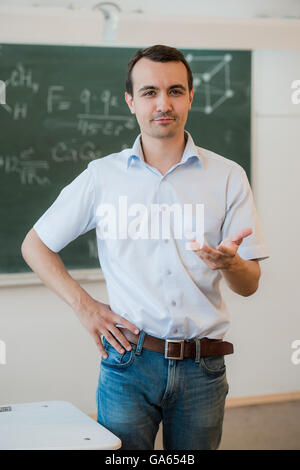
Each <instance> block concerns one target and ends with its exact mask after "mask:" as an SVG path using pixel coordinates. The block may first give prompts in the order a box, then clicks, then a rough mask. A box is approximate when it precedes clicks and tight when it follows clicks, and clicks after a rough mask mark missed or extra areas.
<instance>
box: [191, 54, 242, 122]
mask: <svg viewBox="0 0 300 470" xmlns="http://www.w3.org/2000/svg"><path fill="white" fill-rule="evenodd" d="M186 60H187V61H188V62H189V64H190V66H191V68H192V70H193V78H194V93H195V96H194V102H193V106H192V108H191V111H200V112H203V113H205V114H211V113H213V112H214V111H215V110H216V109H217V108H218V107H219V106H221V105H222V104H223V103H224V101H226V100H228V99H229V98H232V97H233V95H234V91H233V90H232V89H231V81H230V62H231V60H232V55H231V54H224V55H221V56H218V55H211V56H210V55H207V56H206V55H204V56H202V55H197V54H192V53H190V54H187V56H186ZM200 103H201V105H200ZM202 103H203V104H202Z"/></svg>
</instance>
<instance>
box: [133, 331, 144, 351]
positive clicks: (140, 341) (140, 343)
mask: <svg viewBox="0 0 300 470" xmlns="http://www.w3.org/2000/svg"><path fill="white" fill-rule="evenodd" d="M145 334H146V332H145V331H144V330H142V331H140V334H139V339H138V343H137V346H136V349H135V354H136V355H137V356H140V355H141V352H142V349H143V344H144V339H145Z"/></svg>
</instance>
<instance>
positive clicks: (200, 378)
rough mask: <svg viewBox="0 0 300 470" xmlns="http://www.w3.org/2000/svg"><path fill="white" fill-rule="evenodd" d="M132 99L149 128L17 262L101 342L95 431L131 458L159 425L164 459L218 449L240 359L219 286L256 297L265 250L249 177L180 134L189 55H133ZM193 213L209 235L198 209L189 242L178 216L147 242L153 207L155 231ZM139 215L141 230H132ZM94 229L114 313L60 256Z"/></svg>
mask: <svg viewBox="0 0 300 470" xmlns="http://www.w3.org/2000/svg"><path fill="white" fill-rule="evenodd" d="M125 99H126V102H127V104H128V106H129V109H130V111H131V113H133V114H135V115H136V118H137V121H138V124H139V126H140V130H141V134H140V135H139V136H138V137H137V139H136V141H135V143H134V145H133V148H131V149H126V150H123V151H122V152H120V153H116V154H113V155H108V156H107V157H104V158H101V159H98V160H94V161H92V162H90V163H89V165H88V167H87V169H86V170H85V171H83V172H82V173H81V174H80V175H79V176H78V177H77V178H76V179H75V180H74V181H73V182H72V183H71V184H69V185H68V186H66V187H65V188H64V189H63V191H62V192H61V193H60V195H59V196H58V198H57V200H56V201H55V202H54V203H53V205H52V206H51V207H50V208H49V209H48V211H46V213H45V214H44V215H43V216H42V217H41V218H40V219H39V220H38V221H37V222H36V223H35V225H34V227H33V229H32V230H31V231H30V232H29V233H28V234H27V236H26V238H25V240H24V242H23V244H22V254H23V257H24V259H25V260H26V262H27V263H28V264H29V266H30V267H31V268H32V269H33V270H34V271H35V272H36V273H37V274H38V275H39V277H40V278H41V279H42V280H43V281H44V283H45V284H46V285H47V286H48V287H49V288H50V289H52V290H53V291H54V292H56V293H57V294H58V295H59V296H60V297H61V298H62V299H63V300H64V301H66V302H67V303H68V304H69V305H70V306H71V307H72V308H73V309H74V311H75V312H76V314H77V315H78V317H79V319H80V321H81V323H82V324H83V325H84V326H85V328H87V330H88V331H89V332H90V334H91V335H92V337H93V338H94V341H95V342H96V344H97V346H98V348H99V351H100V353H101V356H102V360H101V371H100V375H99V384H98V388H97V404H98V421H99V423H101V424H103V425H104V426H105V427H106V428H108V429H110V430H111V431H112V432H113V433H115V434H116V435H117V436H119V437H120V438H121V440H122V444H123V445H122V449H130V450H133V449H153V446H154V441H155V436H156V433H157V430H158V426H159V423H160V422H161V420H163V441H164V448H165V449H168V450H177V449H189V450H197V449H216V448H217V447H218V445H219V443H220V440H221V434H222V423H223V415H224V404H225V398H226V395H227V393H228V383H227V379H226V367H225V362H224V355H225V354H230V353H232V352H233V347H232V345H231V344H230V343H228V342H226V341H222V340H223V338H224V336H225V333H226V331H227V330H228V327H229V318H228V312H227V309H226V306H225V304H224V301H223V299H222V297H221V293H220V290H219V282H220V280H221V278H222V276H223V277H224V279H225V280H226V282H227V284H228V285H229V287H230V288H231V289H232V290H233V291H234V292H236V293H238V294H240V295H243V296H249V295H251V294H253V293H254V292H255V291H256V290H257V287H258V282H259V278H260V267H259V262H258V260H260V259H264V258H266V257H268V253H267V250H266V247H265V245H264V241H263V238H262V234H261V231H260V228H259V222H258V220H257V217H256V212H255V207H254V204H253V198H252V193H251V189H250V186H249V183H248V180H247V177H246V174H245V172H244V170H243V169H242V168H241V167H240V166H239V165H238V164H237V163H235V162H232V161H230V160H228V159H225V158H223V157H221V156H219V155H216V154H215V153H213V152H210V151H208V150H205V149H202V148H200V147H196V146H195V144H194V142H193V140H192V137H191V136H190V134H189V133H188V132H186V131H185V130H184V127H185V123H186V120H187V116H188V111H189V110H190V108H191V105H192V101H193V79H192V74H191V70H190V68H189V65H188V63H187V62H186V60H185V59H184V56H183V55H182V54H181V53H180V52H179V51H178V50H176V49H174V48H170V47H167V46H160V45H158V46H153V47H150V48H147V49H144V50H140V51H138V52H137V53H136V54H135V55H134V57H133V58H132V59H131V61H130V62H129V64H128V72H127V80H126V93H125ZM122 198H123V199H122ZM120 201H121V203H120ZM124 201H125V202H126V210H125V205H124ZM122 204H123V205H122ZM197 204H200V205H202V207H203V208H204V232H203V233H202V238H201V233H200V234H199V230H198V231H197V229H196V231H195V227H196V225H197V222H198V220H197V217H196V218H195V216H194V215H193V213H192V212H189V214H188V215H189V217H187V225H186V226H185V228H187V229H189V230H190V232H189V230H184V235H182V236H181V237H180V236H178V233H177V232H176V234H175V235H176V236H175V235H174V229H177V228H178V225H180V223H179V222H180V219H178V220H179V222H178V220H177V222H178V223H175V222H174V223H173V224H172V223H171V222H170V221H169V229H170V230H171V231H172V234H171V235H170V236H168V233H166V231H163V235H161V232H159V236H157V235H158V232H157V230H156V229H157V225H155V224H153V227H154V229H152V228H151V229H150V235H149V232H148V237H147V236H146V235H147V233H146V232H147V231H146V230H144V229H145V227H146V228H147V227H148V228H149V226H148V225H147V224H148V222H149V211H150V214H151V216H152V215H153V214H154V215H155V216H157V214H158V213H159V217H160V218H157V217H156V218H155V217H151V224H152V222H153V220H156V221H158V220H159V221H161V220H162V214H163V213H164V212H165V211H166V210H168V209H170V208H171V207H172V208H173V206H174V205H175V207H178V206H179V207H181V208H184V209H185V208H186V206H187V205H190V206H192V207H193V208H194V207H195V206H197ZM176 205H177V206H176ZM128 207H129V210H128ZM157 207H158V208H159V211H158V212H157ZM145 209H146V210H145ZM154 209H156V212H155V210H154ZM126 212H127V213H126ZM137 212H138V213H142V217H140V218H139V219H138V222H139V223H138V224H137V225H136V224H135V225H133V226H132V224H131V226H130V227H128V225H127V222H128V219H129V221H130V217H132V216H133V215H135V214H136V213H137ZM169 212H170V211H169ZM201 213H202V212H200V214H201ZM105 214H106V218H104V220H103V215H105ZM107 214H108V215H107ZM114 215H117V220H118V221H119V222H120V226H121V229H120V227H119V230H120V231H119V232H118V233H117V236H116V230H115V229H116V227H115V222H116V221H115V220H114V217H113V216H114ZM184 215H186V214H184ZM198 215H199V214H198ZM198 219H199V217H198ZM164 220H166V219H164ZM66 221H67V223H66ZM131 222H132V220H131ZM135 222H136V221H135ZM202 222H203V221H202ZM176 224H177V225H176ZM166 225H168V224H165V225H164V227H162V228H163V229H165V228H166ZM200 226H201V224H200ZM95 227H97V242H98V250H99V257H100V263H101V267H102V270H103V273H104V277H105V280H106V283H107V290H108V294H109V300H110V305H106V304H103V303H101V302H98V301H96V300H95V299H93V298H91V297H90V296H89V295H88V293H87V292H86V291H85V290H84V289H82V288H81V286H80V285H79V284H78V283H77V282H76V281H75V280H74V279H73V278H72V277H71V276H70V275H69V274H68V272H67V271H66V269H65V267H64V265H63V263H62V261H61V258H60V257H59V255H58V252H59V251H60V250H61V249H62V248H63V247H64V246H66V245H67V244H68V243H69V242H70V241H72V240H73V239H75V238H76V237H78V236H79V235H80V234H82V233H85V232H87V231H89V230H91V229H93V228H95ZM107 227H108V228H109V230H108V231H107ZM151 227H152V225H151ZM134 228H135V230H134ZM198 228H199V226H198ZM129 232H130V233H131V236H129ZM195 233H196V236H195ZM173 235H174V236H173ZM192 239H193V241H191V240H192ZM202 241H203V242H204V243H201V242H202ZM101 337H102V341H101Z"/></svg>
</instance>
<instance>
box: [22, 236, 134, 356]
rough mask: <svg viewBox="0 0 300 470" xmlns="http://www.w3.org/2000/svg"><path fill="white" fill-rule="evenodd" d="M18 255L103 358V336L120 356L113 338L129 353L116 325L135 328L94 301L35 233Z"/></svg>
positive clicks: (127, 343)
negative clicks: (67, 308) (74, 316)
mask: <svg viewBox="0 0 300 470" xmlns="http://www.w3.org/2000/svg"><path fill="white" fill-rule="evenodd" d="M21 252H22V256H23V258H24V260H25V261H26V263H27V264H28V265H29V266H30V268H31V269H32V270H33V271H34V272H35V273H36V274H37V275H38V276H39V278H40V279H41V280H42V281H43V282H44V284H45V285H46V286H47V287H49V289H51V290H52V291H53V292H55V293H56V294H57V295H58V296H59V297H61V299H62V300H64V301H65V302H66V303H67V304H68V305H69V306H70V307H71V308H72V309H73V310H74V311H75V312H76V314H77V316H78V318H79V320H80V321H81V323H82V324H83V325H84V326H85V328H86V329H87V330H88V331H89V333H90V334H91V335H92V337H93V338H94V340H95V342H96V344H97V346H98V348H99V350H100V353H101V355H102V356H103V357H107V354H106V352H105V350H104V348H103V345H102V342H101V335H102V334H103V335H104V336H105V338H106V339H107V340H108V341H109V342H110V343H111V344H112V346H113V347H114V348H116V349H117V350H118V351H119V352H121V353H123V352H124V350H122V348H121V347H120V345H119V344H118V342H117V341H116V340H115V339H114V336H115V337H116V338H117V339H118V341H119V342H120V343H121V344H122V345H123V346H124V347H125V348H126V349H127V348H129V349H131V345H130V344H129V342H128V340H127V339H126V338H125V337H124V336H123V335H122V334H121V332H120V329H119V328H117V327H116V326H115V325H116V324H120V325H123V326H124V327H126V328H128V329H129V330H131V331H132V332H133V333H135V334H136V330H137V328H136V327H135V326H134V325H132V324H131V323H130V322H128V321H127V320H125V319H124V318H122V317H120V316H119V315H117V314H116V313H114V312H113V311H112V310H111V309H110V307H109V305H106V304H103V303H101V302H98V301H97V300H95V299H93V298H92V297H91V296H90V295H89V294H88V293H87V292H86V291H85V290H84V289H83V288H82V287H81V286H80V285H79V283H78V282H77V281H75V279H73V278H72V276H70V274H69V273H68V272H67V270H66V268H65V266H64V264H63V262H62V259H61V257H60V256H59V254H58V253H55V252H54V251H52V250H50V249H49V248H48V247H47V246H46V245H45V244H44V243H43V242H42V240H41V239H40V238H39V236H38V235H37V233H36V231H35V230H34V229H31V230H30V231H29V232H28V233H27V235H26V237H25V239H24V241H23V243H22V246H21ZM111 333H112V334H111ZM113 335H114V336H113Z"/></svg>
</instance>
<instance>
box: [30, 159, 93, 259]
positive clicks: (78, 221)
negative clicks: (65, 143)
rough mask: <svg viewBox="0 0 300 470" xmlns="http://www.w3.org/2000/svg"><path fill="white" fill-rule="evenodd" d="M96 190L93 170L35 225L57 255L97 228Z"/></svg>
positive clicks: (75, 182) (62, 194)
mask: <svg viewBox="0 0 300 470" xmlns="http://www.w3.org/2000/svg"><path fill="white" fill-rule="evenodd" d="M94 214H95V189H94V184H93V175H92V171H91V169H90V168H89V166H88V167H87V168H86V169H85V170H84V171H83V172H82V173H80V174H79V175H78V176H77V177H76V178H75V179H74V180H73V181H72V182H71V183H70V184H68V185H67V186H65V187H64V188H63V189H62V191H61V192H60V194H59V195H58V197H57V199H56V200H55V201H54V202H53V204H52V205H51V206H50V207H49V209H47V211H46V212H45V213H44V214H43V215H42V216H41V217H40V218H39V219H38V220H37V222H35V224H34V225H33V228H34V230H35V231H36V233H37V234H38V236H39V237H40V239H41V240H42V242H44V243H45V245H47V246H48V248H49V249H50V250H52V251H54V252H56V253H57V252H59V251H60V250H62V249H63V248H64V247H65V246H67V245H68V244H69V243H70V242H71V241H73V240H75V238H77V237H78V236H79V235H82V234H84V233H86V232H88V231H89V230H92V229H93V228H95V226H96V224H95V216H94Z"/></svg>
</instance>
